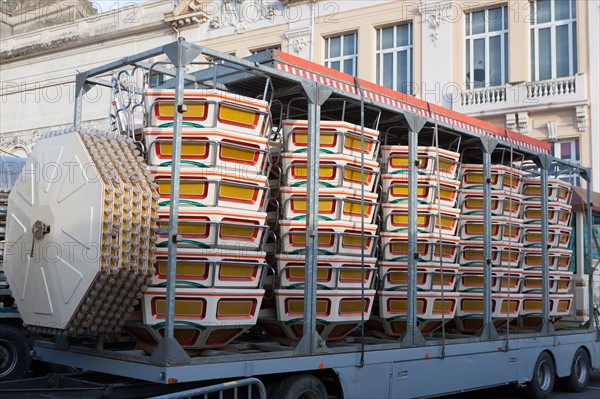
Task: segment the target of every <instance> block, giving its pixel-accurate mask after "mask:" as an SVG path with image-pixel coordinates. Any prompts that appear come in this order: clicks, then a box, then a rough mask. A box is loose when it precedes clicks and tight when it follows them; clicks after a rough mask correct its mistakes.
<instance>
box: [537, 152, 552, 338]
mask: <svg viewBox="0 0 600 399" xmlns="http://www.w3.org/2000/svg"><path fill="white" fill-rule="evenodd" d="M550 163H551V161H550V157H548V156H547V155H543V156H540V159H539V162H538V166H539V167H540V186H541V187H540V193H541V205H542V323H541V324H540V326H539V327H538V331H539V332H540V333H541V334H542V335H548V334H551V333H552V332H553V331H554V327H553V326H552V324H551V323H550V269H549V267H550V259H549V255H548V168H549V167H550Z"/></svg>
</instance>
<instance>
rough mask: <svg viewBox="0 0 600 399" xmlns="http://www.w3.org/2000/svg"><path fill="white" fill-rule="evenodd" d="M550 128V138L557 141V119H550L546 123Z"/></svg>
mask: <svg viewBox="0 0 600 399" xmlns="http://www.w3.org/2000/svg"><path fill="white" fill-rule="evenodd" d="M546 127H547V128H548V140H550V141H556V121H550V122H548V123H547V124H546Z"/></svg>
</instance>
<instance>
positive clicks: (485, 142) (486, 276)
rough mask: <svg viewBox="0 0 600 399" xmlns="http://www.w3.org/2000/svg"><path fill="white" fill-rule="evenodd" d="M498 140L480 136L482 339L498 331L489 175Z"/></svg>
mask: <svg viewBox="0 0 600 399" xmlns="http://www.w3.org/2000/svg"><path fill="white" fill-rule="evenodd" d="M497 145H498V142H497V141H496V140H493V139H490V138H488V137H482V138H481V142H480V147H481V151H482V153H483V257H484V262H483V325H482V326H481V330H479V331H478V332H477V335H478V336H479V338H480V339H482V340H489V341H491V340H495V339H497V338H498V332H497V331H496V327H495V326H494V323H493V321H492V209H491V197H492V188H491V177H492V153H493V152H494V150H495V149H496V146H497Z"/></svg>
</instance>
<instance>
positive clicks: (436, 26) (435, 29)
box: [427, 11, 442, 47]
mask: <svg viewBox="0 0 600 399" xmlns="http://www.w3.org/2000/svg"><path fill="white" fill-rule="evenodd" d="M427 22H429V30H430V31H431V32H429V38H430V39H431V42H432V43H433V45H434V46H436V47H437V42H438V41H439V40H440V26H441V25H442V12H441V11H438V12H437V13H436V14H429V15H428V16H427Z"/></svg>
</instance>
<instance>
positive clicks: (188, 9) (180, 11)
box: [165, 0, 209, 28]
mask: <svg viewBox="0 0 600 399" xmlns="http://www.w3.org/2000/svg"><path fill="white" fill-rule="evenodd" d="M208 17H209V15H208V14H207V12H206V11H205V10H203V9H202V3H201V1H200V0H182V1H180V2H179V4H177V6H176V7H175V9H173V11H171V12H168V13H166V14H165V22H166V23H168V24H170V25H171V26H173V27H174V28H180V27H184V26H190V25H195V24H202V23H204V22H206V21H207V20H208Z"/></svg>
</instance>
